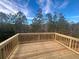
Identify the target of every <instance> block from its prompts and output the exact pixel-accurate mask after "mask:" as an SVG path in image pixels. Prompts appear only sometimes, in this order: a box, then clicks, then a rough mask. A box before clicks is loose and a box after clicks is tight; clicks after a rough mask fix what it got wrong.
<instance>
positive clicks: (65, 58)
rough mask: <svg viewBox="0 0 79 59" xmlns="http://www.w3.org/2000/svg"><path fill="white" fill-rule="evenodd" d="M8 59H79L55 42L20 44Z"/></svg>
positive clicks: (78, 56)
mask: <svg viewBox="0 0 79 59" xmlns="http://www.w3.org/2000/svg"><path fill="white" fill-rule="evenodd" d="M10 59H79V55H78V54H76V53H74V52H72V51H70V50H69V49H67V48H65V47H64V46H62V45H60V44H59V43H57V42H56V41H46V42H36V43H28V44H20V45H19V47H18V49H17V50H16V53H14V54H13V55H12V57H11V58H10Z"/></svg>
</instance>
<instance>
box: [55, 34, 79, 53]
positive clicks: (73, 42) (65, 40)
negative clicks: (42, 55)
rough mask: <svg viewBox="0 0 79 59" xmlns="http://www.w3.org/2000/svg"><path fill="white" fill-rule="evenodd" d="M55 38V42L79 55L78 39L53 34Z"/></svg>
mask: <svg viewBox="0 0 79 59" xmlns="http://www.w3.org/2000/svg"><path fill="white" fill-rule="evenodd" d="M55 36H56V40H57V41H58V42H59V43H60V44H62V45H64V46H65V47H67V48H68V49H70V50H72V51H73V52H76V53H77V54H79V39H78V38H74V37H70V36H66V35H62V34H58V33H55Z"/></svg>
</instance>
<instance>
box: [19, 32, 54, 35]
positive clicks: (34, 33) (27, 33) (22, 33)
mask: <svg viewBox="0 0 79 59" xmlns="http://www.w3.org/2000/svg"><path fill="white" fill-rule="evenodd" d="M54 33H55V32H43V33H39V32H38V33H36V32H35V33H19V34H30V35H34V34H54Z"/></svg>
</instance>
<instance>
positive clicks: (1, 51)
mask: <svg viewBox="0 0 79 59" xmlns="http://www.w3.org/2000/svg"><path fill="white" fill-rule="evenodd" d="M17 45H18V34H16V35H14V36H12V37H11V38H9V39H7V40H5V41H4V42H2V43H0V59H8V58H9V57H10V55H11V54H12V52H13V51H14V49H15V48H16V47H17Z"/></svg>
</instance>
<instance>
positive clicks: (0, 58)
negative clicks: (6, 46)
mask: <svg viewBox="0 0 79 59" xmlns="http://www.w3.org/2000/svg"><path fill="white" fill-rule="evenodd" d="M0 59H2V51H1V49H0Z"/></svg>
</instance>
